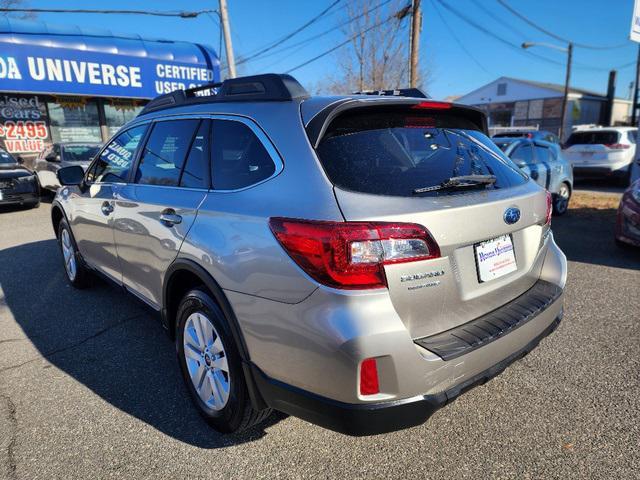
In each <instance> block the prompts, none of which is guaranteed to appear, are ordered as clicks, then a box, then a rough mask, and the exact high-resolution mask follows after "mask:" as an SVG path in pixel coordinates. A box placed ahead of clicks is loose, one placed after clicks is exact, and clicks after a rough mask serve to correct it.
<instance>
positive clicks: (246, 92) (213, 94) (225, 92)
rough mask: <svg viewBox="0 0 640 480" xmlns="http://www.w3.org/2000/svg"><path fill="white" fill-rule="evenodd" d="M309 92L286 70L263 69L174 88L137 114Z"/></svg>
mask: <svg viewBox="0 0 640 480" xmlns="http://www.w3.org/2000/svg"><path fill="white" fill-rule="evenodd" d="M307 97H309V93H308V92H307V91H306V90H305V89H304V87H303V86H302V85H300V83H299V82H298V81H297V80H296V79H295V78H293V77H292V76H291V75H287V74H276V73H265V74H263V75H253V76H249V77H238V78H230V79H228V80H225V81H224V82H218V83H206V84H204V85H199V86H197V87H193V88H188V89H186V90H175V91H173V92H171V93H167V94H164V95H160V96H158V97H156V98H154V99H153V100H151V101H150V102H149V103H148V104H147V105H146V106H145V107H144V108H143V109H142V111H141V112H140V115H144V114H145V113H149V112H154V111H157V110H164V109H166V108H172V107H177V106H181V105H188V104H195V103H213V102H287V101H291V100H295V99H299V98H307Z"/></svg>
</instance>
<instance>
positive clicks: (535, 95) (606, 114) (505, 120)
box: [455, 77, 632, 136]
mask: <svg viewBox="0 0 640 480" xmlns="http://www.w3.org/2000/svg"><path fill="white" fill-rule="evenodd" d="M563 97H564V85H558V84H555V83H543V82H534V81H531V80H522V79H518V78H510V77H500V78H498V79H496V80H494V81H493V82H491V83H488V84H487V85H484V86H482V87H480V88H477V89H476V90H473V91H472V92H469V93H467V94H466V95H463V96H461V97H458V98H457V99H456V100H455V101H456V102H458V103H462V104H465V105H473V106H475V107H478V108H481V109H482V110H484V111H485V112H486V113H487V116H488V120H489V127H490V130H491V129H495V128H496V127H499V128H504V127H529V128H538V129H540V130H548V131H551V132H554V133H556V134H557V133H558V131H559V129H560V123H561V122H562V121H564V127H565V136H566V134H567V132H570V131H571V127H573V126H576V125H585V124H601V125H628V124H629V121H630V114H631V103H632V102H631V101H630V100H625V99H621V98H613V97H608V96H607V95H604V94H600V93H597V92H592V91H589V90H584V89H581V88H574V87H571V88H570V89H569V95H568V102H567V111H566V114H565V117H564V119H562V118H561V117H562V99H563Z"/></svg>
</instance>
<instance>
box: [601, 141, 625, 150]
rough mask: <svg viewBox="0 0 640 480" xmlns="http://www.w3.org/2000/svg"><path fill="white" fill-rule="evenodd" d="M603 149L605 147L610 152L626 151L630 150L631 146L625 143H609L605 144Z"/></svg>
mask: <svg viewBox="0 0 640 480" xmlns="http://www.w3.org/2000/svg"><path fill="white" fill-rule="evenodd" d="M605 147H607V148H608V149H610V150H626V149H627V148H630V147H631V145H629V144H626V143H609V144H605Z"/></svg>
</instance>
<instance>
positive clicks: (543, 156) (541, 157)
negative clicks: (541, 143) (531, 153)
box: [536, 147, 555, 163]
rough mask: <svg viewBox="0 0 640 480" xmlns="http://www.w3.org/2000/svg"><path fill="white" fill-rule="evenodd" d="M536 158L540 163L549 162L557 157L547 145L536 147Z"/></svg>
mask: <svg viewBox="0 0 640 480" xmlns="http://www.w3.org/2000/svg"><path fill="white" fill-rule="evenodd" d="M536 160H537V161H538V162H540V163H549V162H551V161H553V160H555V159H554V158H553V155H551V151H550V150H549V149H548V148H547V147H536Z"/></svg>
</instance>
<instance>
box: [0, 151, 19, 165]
mask: <svg viewBox="0 0 640 480" xmlns="http://www.w3.org/2000/svg"><path fill="white" fill-rule="evenodd" d="M8 163H17V162H16V159H15V158H13V157H12V156H11V155H10V154H9V153H7V152H5V151H4V150H0V164H8Z"/></svg>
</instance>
